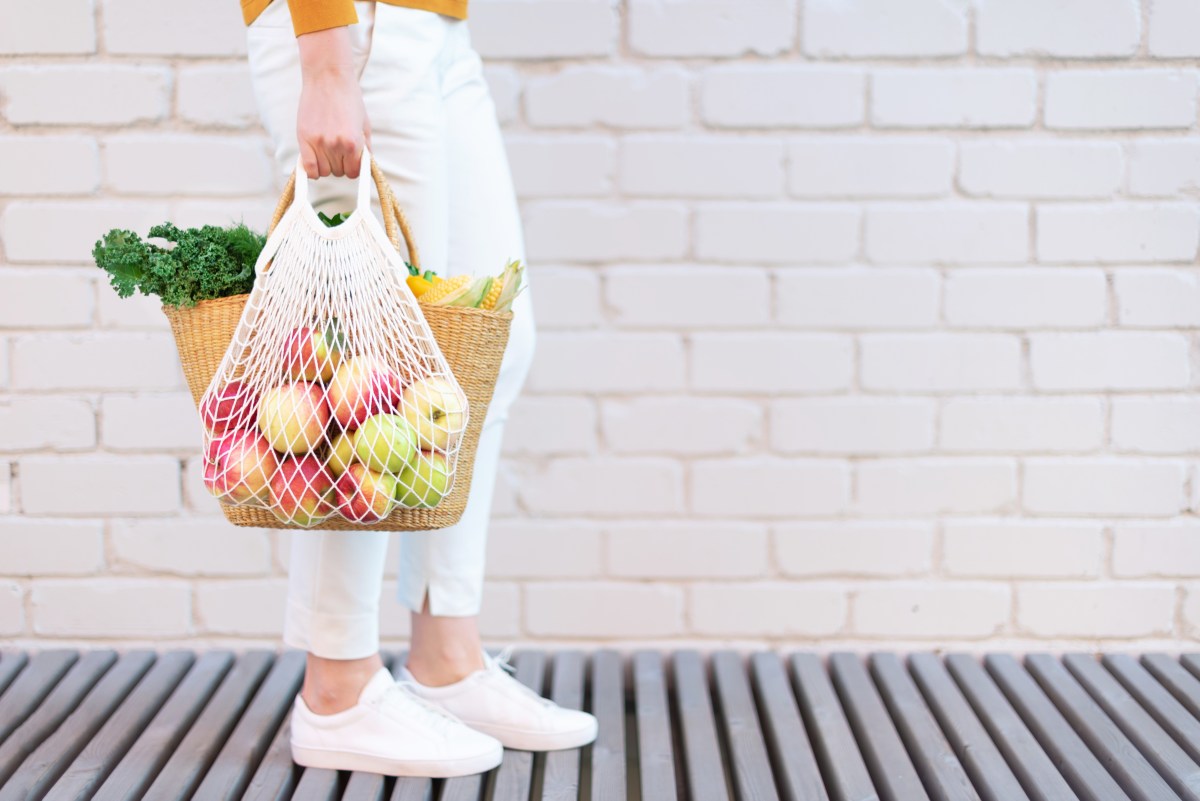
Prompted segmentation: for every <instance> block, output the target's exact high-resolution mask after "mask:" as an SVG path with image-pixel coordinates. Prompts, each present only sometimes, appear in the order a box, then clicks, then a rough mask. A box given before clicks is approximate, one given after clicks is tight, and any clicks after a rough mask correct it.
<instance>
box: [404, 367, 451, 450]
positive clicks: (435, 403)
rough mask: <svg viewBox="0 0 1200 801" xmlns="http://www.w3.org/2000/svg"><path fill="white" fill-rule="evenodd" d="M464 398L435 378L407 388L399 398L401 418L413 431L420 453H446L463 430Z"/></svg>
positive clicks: (447, 383)
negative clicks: (402, 415)
mask: <svg viewBox="0 0 1200 801" xmlns="http://www.w3.org/2000/svg"><path fill="white" fill-rule="evenodd" d="M464 400H465V396H464V395H462V394H461V393H460V391H459V388H458V387H457V386H456V385H454V384H452V383H451V382H449V381H447V380H446V379H444V378H441V377H439V376H431V377H430V378H425V379H422V380H420V381H417V382H416V383H414V384H410V385H409V386H408V388H407V389H405V390H404V394H403V395H401V396H400V407H401V410H402V411H403V413H404V418H405V419H406V420H408V422H409V423H410V424H412V427H413V428H414V429H416V432H417V436H418V437H419V444H420V446H421V449H422V450H433V449H435V448H436V449H437V450H448V449H449V448H450V446H451V445H452V444H453V443H454V442H455V441H456V440H457V439H458V437H459V435H460V434H462V432H463V428H464V427H465V426H466V422H467V415H466V404H465V403H464Z"/></svg>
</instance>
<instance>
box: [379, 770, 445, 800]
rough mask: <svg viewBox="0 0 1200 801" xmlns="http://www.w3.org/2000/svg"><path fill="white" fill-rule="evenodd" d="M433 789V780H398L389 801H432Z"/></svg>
mask: <svg viewBox="0 0 1200 801" xmlns="http://www.w3.org/2000/svg"><path fill="white" fill-rule="evenodd" d="M434 789H435V788H434V780H433V779H418V778H414V777H411V776H410V777H402V778H398V779H396V784H395V786H394V787H393V788H392V795H391V797H390V799H389V801H433V798H434Z"/></svg>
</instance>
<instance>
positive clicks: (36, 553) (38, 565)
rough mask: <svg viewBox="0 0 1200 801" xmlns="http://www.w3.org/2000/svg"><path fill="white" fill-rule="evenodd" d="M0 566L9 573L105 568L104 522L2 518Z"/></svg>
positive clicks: (78, 571)
mask: <svg viewBox="0 0 1200 801" xmlns="http://www.w3.org/2000/svg"><path fill="white" fill-rule="evenodd" d="M0 565H3V566H4V568H3V570H4V573H5V575H9V576H69V575H83V576H86V575H91V574H94V573H97V572H99V571H102V570H103V569H104V524H103V523H102V522H100V521H98V520H78V521H75V520H29V519H26V518H19V517H18V518H0Z"/></svg>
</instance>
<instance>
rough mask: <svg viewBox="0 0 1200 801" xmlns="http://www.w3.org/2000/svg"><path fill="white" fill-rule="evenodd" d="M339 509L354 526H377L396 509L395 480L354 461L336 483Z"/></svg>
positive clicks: (335, 489) (335, 488)
mask: <svg viewBox="0 0 1200 801" xmlns="http://www.w3.org/2000/svg"><path fill="white" fill-rule="evenodd" d="M333 486H334V491H335V492H336V493H337V509H338V512H340V513H341V515H342V517H344V518H346V519H347V520H350V521H352V522H354V523H378V522H379V521H380V520H383V519H384V518H385V517H387V516H388V515H389V514H391V513H392V509H394V508H395V507H396V479H395V477H394V476H391V475H388V474H387V473H377V472H375V471H374V470H371V469H369V468H368V467H367V466H366V465H364V464H359V463H358V462H353V463H351V465H350V466H349V467H347V468H346V472H345V473H342V475H341V476H340V477H338V480H337V481H336V482H335V483H334V485H333Z"/></svg>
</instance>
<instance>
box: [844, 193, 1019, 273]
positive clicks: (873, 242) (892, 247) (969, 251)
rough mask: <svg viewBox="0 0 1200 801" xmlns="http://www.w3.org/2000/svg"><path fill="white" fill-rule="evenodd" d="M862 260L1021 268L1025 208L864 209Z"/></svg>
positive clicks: (946, 205)
mask: <svg viewBox="0 0 1200 801" xmlns="http://www.w3.org/2000/svg"><path fill="white" fill-rule="evenodd" d="M865 237H866V254H867V259H868V260H869V261H872V262H875V263H886V264H919V265H921V266H927V265H930V264H1022V263H1024V262H1025V261H1026V260H1027V259H1028V258H1029V209H1028V207H1027V206H1025V204H1023V203H1003V202H982V201H979V202H974V203H952V202H951V203H940V202H932V203H915V204H914V203H904V204H900V203H880V204H877V205H872V206H869V207H868V208H867V213H866V234H865Z"/></svg>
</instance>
